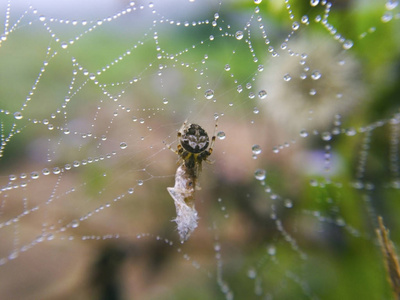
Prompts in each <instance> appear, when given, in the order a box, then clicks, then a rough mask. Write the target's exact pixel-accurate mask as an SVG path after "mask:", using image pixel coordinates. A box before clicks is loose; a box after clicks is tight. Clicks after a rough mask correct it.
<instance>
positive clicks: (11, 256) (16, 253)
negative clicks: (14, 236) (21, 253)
mask: <svg viewBox="0 0 400 300" xmlns="http://www.w3.org/2000/svg"><path fill="white" fill-rule="evenodd" d="M17 257H18V251H14V252H11V254H10V255H9V256H8V259H9V260H13V259H16V258H17Z"/></svg>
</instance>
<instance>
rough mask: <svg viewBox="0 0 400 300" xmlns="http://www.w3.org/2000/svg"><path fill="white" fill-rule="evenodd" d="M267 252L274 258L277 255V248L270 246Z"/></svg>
mask: <svg viewBox="0 0 400 300" xmlns="http://www.w3.org/2000/svg"><path fill="white" fill-rule="evenodd" d="M267 252H268V254H269V255H271V256H272V255H275V254H276V248H275V246H269V247H268V250H267Z"/></svg>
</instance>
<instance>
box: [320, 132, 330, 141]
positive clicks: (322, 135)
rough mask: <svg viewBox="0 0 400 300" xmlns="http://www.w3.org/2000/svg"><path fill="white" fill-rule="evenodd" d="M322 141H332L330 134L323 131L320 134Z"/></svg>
mask: <svg viewBox="0 0 400 300" xmlns="http://www.w3.org/2000/svg"><path fill="white" fill-rule="evenodd" d="M321 137H322V139H323V140H324V141H330V140H331V139H332V134H331V133H330V132H329V131H325V132H323V133H322V134H321Z"/></svg>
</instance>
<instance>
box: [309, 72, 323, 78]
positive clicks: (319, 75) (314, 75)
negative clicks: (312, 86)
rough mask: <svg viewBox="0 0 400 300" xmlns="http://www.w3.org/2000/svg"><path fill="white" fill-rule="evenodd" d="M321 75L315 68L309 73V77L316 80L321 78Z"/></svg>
mask: <svg viewBox="0 0 400 300" xmlns="http://www.w3.org/2000/svg"><path fill="white" fill-rule="evenodd" d="M321 76H322V74H321V72H320V71H318V70H315V71H313V72H312V73H311V78H312V79H313V80H318V79H320V78H321Z"/></svg>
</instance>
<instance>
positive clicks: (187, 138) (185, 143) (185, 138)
mask: <svg viewBox="0 0 400 300" xmlns="http://www.w3.org/2000/svg"><path fill="white" fill-rule="evenodd" d="M181 145H182V147H183V148H184V149H185V150H186V151H188V152H191V153H200V152H203V151H204V150H206V149H207V147H208V145H209V138H208V134H207V132H206V131H205V130H204V129H203V128H201V126H200V125H197V124H190V127H189V128H188V129H186V130H185V131H184V132H183V134H182V137H181Z"/></svg>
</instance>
